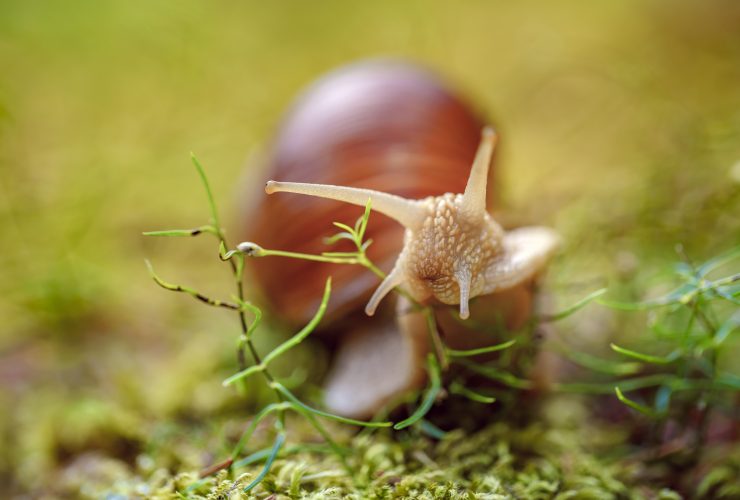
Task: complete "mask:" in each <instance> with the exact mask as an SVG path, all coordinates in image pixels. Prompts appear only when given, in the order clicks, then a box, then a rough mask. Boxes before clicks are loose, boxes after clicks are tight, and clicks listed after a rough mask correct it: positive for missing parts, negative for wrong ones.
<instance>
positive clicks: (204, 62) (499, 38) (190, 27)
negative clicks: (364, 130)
mask: <svg viewBox="0 0 740 500" xmlns="http://www.w3.org/2000/svg"><path fill="white" fill-rule="evenodd" d="M0 10H1V11H2V12H1V14H0V65H1V66H2V68H3V70H2V71H1V72H0V173H1V174H0V240H1V241H2V249H3V251H2V253H1V254H0V317H1V318H2V328H0V383H1V384H2V391H1V392H0V408H2V411H1V412H0V439H1V441H0V485H1V487H2V491H0V496H3V497H5V496H9V497H19V498H28V497H31V498H54V497H64V496H66V497H72V498H75V497H77V498H100V497H101V496H103V495H110V498H117V495H118V497H126V496H128V497H137V496H139V497H156V496H157V495H159V496H160V497H162V498H168V497H172V498H177V493H176V491H180V492H182V490H183V488H185V487H187V485H188V484H190V483H192V482H193V481H194V478H195V475H196V474H197V471H199V470H201V469H202V468H203V467H206V466H208V465H211V464H213V463H215V462H218V461H219V460H222V459H224V458H225V457H227V456H228V455H229V453H230V451H231V446H232V445H233V442H234V440H235V439H236V437H237V436H238V434H239V432H240V431H241V429H243V427H244V425H245V424H246V422H248V420H249V418H250V416H251V415H253V414H254V412H255V411H256V410H257V409H259V408H260V407H261V406H262V405H264V404H265V403H266V402H267V401H268V400H269V397H270V394H269V392H268V391H267V390H266V388H265V387H263V386H262V385H261V384H259V383H257V382H255V383H250V385H249V386H248V387H247V390H246V392H245V393H243V394H238V393H235V392H234V391H232V390H228V389H224V388H222V387H221V381H222V380H223V379H224V378H225V377H226V376H228V375H230V374H232V373H233V372H234V371H235V356H234V346H235V341H236V337H237V335H238V331H237V326H236V324H235V323H233V322H232V321H231V320H232V319H233V318H230V317H228V315H226V314H224V313H223V312H222V311H218V310H211V309H207V308H201V307H197V306H196V305H195V304H194V303H192V302H191V301H190V300H188V298H186V297H178V296H174V295H172V294H167V293H165V292H163V291H162V290H160V289H158V288H156V286H155V285H154V284H153V283H152V282H151V281H150V279H149V277H148V276H147V273H146V268H145V267H144V264H143V260H144V258H145V257H148V258H150V259H152V260H153V261H154V262H155V264H156V265H157V269H158V271H159V272H160V273H161V274H162V275H163V276H165V277H168V278H170V277H173V278H177V280H178V282H183V283H187V284H191V285H193V286H197V287H198V288H199V289H201V290H203V291H205V292H207V293H208V294H209V295H214V296H224V295H226V296H228V293H230V292H229V291H230V290H231V284H230V283H229V275H228V274H229V273H228V272H227V271H226V269H225V268H224V266H223V264H222V263H220V262H218V259H217V258H215V252H214V248H213V245H212V243H213V242H212V241H208V240H206V239H193V240H187V241H183V240H178V241H166V242H162V241H150V240H145V239H144V238H143V237H141V236H140V233H141V231H144V230H149V229H157V228H166V227H190V226H193V225H198V224H202V223H205V222H206V220H205V219H206V218H207V207H206V202H205V199H204V197H203V196H202V195H201V191H200V185H199V184H198V182H197V179H196V177H195V174H194V173H193V172H192V168H191V166H190V164H189V158H188V153H189V152H190V151H195V152H196V153H197V154H198V156H199V158H200V159H201V160H202V162H203V163H204V164H205V166H206V168H207V169H208V172H209V175H210V177H211V179H212V181H213V188H214V191H215V193H216V195H217V197H218V199H219V201H220V205H221V206H222V209H223V211H224V212H225V213H226V214H228V215H224V219H225V220H227V221H229V222H230V226H231V227H230V230H231V232H230V234H231V235H233V237H234V238H236V234H238V232H239V231H238V227H237V222H236V221H238V220H242V221H243V218H241V217H240V216H239V215H238V214H237V211H238V208H236V207H239V206H241V205H243V204H244V203H245V197H246V195H245V192H249V193H253V192H254V191H253V190H251V189H247V188H246V187H245V185H248V184H249V179H250V178H251V176H252V174H253V173H254V170H253V167H254V166H255V165H257V164H258V163H259V162H258V161H256V160H255V158H258V157H259V156H260V152H261V151H263V149H264V146H263V145H265V144H267V143H268V142H269V137H270V135H271V134H272V132H273V130H274V128H275V126H276V124H277V123H278V120H279V117H280V115H281V113H282V112H283V110H284V109H285V108H286V106H288V104H289V102H290V100H291V99H292V98H293V96H294V95H295V94H296V92H298V91H299V90H300V89H301V88H302V87H303V86H304V85H306V84H307V83H309V82H310V81H311V80H312V79H314V78H315V77H316V76H317V75H319V74H321V73H322V72H324V71H326V70H329V69H331V68H333V67H335V66H337V65H339V64H343V63H346V62H350V61H353V60H356V59H358V58H362V57H375V56H388V55H390V56H399V57H405V58H410V59H413V60H417V61H420V62H422V63H425V64H428V65H430V66H431V67H433V68H435V69H437V70H438V71H440V72H441V73H443V74H444V75H446V76H447V77H448V78H449V79H450V81H451V82H452V83H454V84H456V85H458V86H459V87H460V88H461V89H463V90H464V91H465V92H466V93H467V94H468V95H470V97H471V99H472V100H473V101H474V102H475V103H476V105H477V106H479V107H480V108H481V109H482V110H484V111H486V112H488V113H489V116H490V117H491V120H492V122H493V123H494V124H495V125H496V127H497V129H498V130H499V131H500V132H501V137H502V139H501V144H500V149H499V151H498V153H497V160H496V162H497V163H496V168H497V169H498V177H497V179H496V187H495V190H496V191H497V193H498V197H499V200H500V203H499V206H500V207H501V214H500V215H501V218H502V220H503V221H504V222H505V223H506V224H507V225H509V224H511V225H515V224H520V223H532V222H536V223H541V224H547V225H550V226H552V227H555V228H556V229H557V230H558V231H559V232H560V233H561V234H562V235H563V239H564V242H565V246H564V248H563V251H562V254H561V256H560V257H559V258H558V259H557V260H556V262H555V263H554V264H553V266H552V268H551V271H550V273H549V285H548V288H549V289H550V293H551V294H552V295H553V297H554V302H556V304H555V307H561V306H566V305H569V304H571V303H573V302H574V300H577V299H578V298H580V297H582V296H584V295H586V294H587V293H588V292H590V291H592V290H593V289H596V288H599V287H601V286H607V285H608V286H609V289H610V293H614V294H616V295H618V296H620V297H623V298H628V299H640V298H643V297H646V296H655V295H656V294H659V293H661V292H663V291H665V290H664V288H665V283H666V275H667V274H669V273H670V272H672V265H673V263H674V262H675V261H676V260H677V259H678V258H677V256H676V254H675V252H674V248H675V245H676V244H678V243H680V244H682V245H683V248H684V250H685V252H686V253H687V254H688V255H689V256H690V257H691V258H692V259H694V260H696V261H699V260H703V259H706V258H709V257H711V256H713V255H716V254H718V253H720V252H723V251H725V250H728V249H729V248H730V247H732V246H735V245H737V244H738V234H740V219H739V217H740V215H739V214H740V187H739V186H740V166H738V161H739V160H740V142H739V141H738V137H740V114H739V112H738V110H740V87H739V86H738V85H737V82H738V81H740V65H739V64H738V63H737V62H738V61H739V60H740V36H738V31H737V26H738V22H740V21H739V20H740V10H738V5H737V4H736V2H732V1H722V0H716V1H706V2H699V1H697V2H690V1H686V2H663V1H660V0H654V1H647V2H644V1H636V0H635V1H625V2H613V3H610V4H608V5H606V4H605V3H599V2H585V1H584V2H569V3H568V4H567V5H557V6H556V5H555V4H552V3H550V2H516V3H511V2H509V3H489V2H466V3H464V4H460V3H458V4H451V3H449V4H448V3H442V2H406V3H404V4H402V5H400V4H398V3H397V2H369V3H365V4H357V3H352V4H349V3H345V2H329V3H324V4H321V5H316V4H314V3H280V4H276V3H274V2H270V3H264V2H218V3H212V2H197V1H194V0H193V1H184V2H175V3H173V2H167V1H152V2H146V4H145V5H141V4H139V5H137V4H135V3H124V2H112V1H111V2H106V1H103V2H85V1H82V0H81V1H74V2H64V3H58V2H26V1H20V0H19V1H15V0H9V1H6V2H3V5H2V7H1V8H0ZM246 158H249V159H250V160H249V161H246ZM245 163H246V164H248V167H245ZM245 171H246V172H247V174H246V179H245V174H244V172H245ZM229 209H231V210H230V211H229ZM345 222H351V221H345ZM331 231H332V228H326V233H327V234H328V233H330V232H331ZM222 291H224V292H222ZM250 293H251V292H250ZM255 293H256V292H255ZM645 316H646V315H644V314H641V313H638V314H623V313H619V312H616V311H611V310H607V309H604V308H601V307H597V306H594V307H589V308H588V309H586V310H583V311H581V312H579V313H578V314H577V315H575V316H573V317H572V318H569V319H568V320H567V321H565V322H564V323H561V324H559V325H558V328H557V333H556V336H555V340H557V341H558V342H557V345H555V344H553V345H551V346H549V347H548V346H546V347H547V348H548V349H549V348H553V349H555V348H557V350H558V351H559V352H561V351H562V349H563V348H567V349H573V350H578V351H583V352H588V353H591V354H595V355H599V356H604V357H609V356H610V354H613V353H610V351H609V347H608V346H609V342H611V341H615V340H618V341H619V342H620V343H621V344H624V345H627V346H631V347H638V346H639V347H643V348H644V349H645V350H650V348H651V346H650V344H649V341H648V339H649V337H648V335H649V332H646V329H645V320H646V317H645ZM285 334H286V332H284V331H282V330H281V328H280V325H279V317H273V318H272V320H271V321H268V322H267V324H266V325H265V326H264V328H263V329H262V330H261V331H260V334H259V335H258V336H257V342H258V344H259V346H258V347H259V348H260V349H267V348H269V346H272V345H274V344H275V342H276V339H278V338H283V337H284V335H285ZM736 337H737V336H735V338H733V339H731V340H730V341H728V343H727V347H726V349H725V351H724V352H723V353H722V356H721V357H720V360H719V363H720V366H722V368H723V369H724V370H727V371H730V372H732V373H734V374H736V375H737V374H738V370H740V368H738V366H737V363H736V362H734V360H735V359H736V358H737V354H738V352H740V350H739V349H740V346H738V342H737V338H736ZM322 349H323V348H322V347H321V346H319V345H316V344H306V345H302V346H301V349H299V350H298V351H297V352H295V353H293V357H292V358H291V360H290V361H289V362H288V361H286V362H283V363H277V364H276V365H275V369H276V370H277V372H278V373H279V375H281V376H282V377H285V378H286V379H288V382H289V383H291V384H293V385H292V386H293V387H299V386H300V387H302V388H303V390H302V392H301V393H302V394H304V395H305V397H306V398H307V399H308V400H310V401H312V402H318V401H320V398H319V397H318V395H317V394H316V391H315V387H316V386H315V385H314V384H315V381H316V380H318V378H319V376H320V375H321V374H322V373H323V372H324V371H325V368H326V360H327V358H328V354H327V353H326V352H324V351H323V350H322ZM612 359H614V358H613V357H612ZM296 367H298V368H296ZM559 376H562V377H564V378H567V379H568V380H571V381H583V380H590V379H591V378H592V377H593V374H591V373H588V372H584V371H574V370H573V369H572V367H567V369H566V370H565V371H564V372H562V373H561V374H560V375H559ZM296 390H299V389H296ZM514 401H515V402H516V401H517V399H516V397H515V398H514ZM605 401H611V402H612V403H613V398H612V399H609V398H604V397H601V398H591V397H581V396H578V397H576V396H564V395H549V396H546V395H545V396H542V397H541V400H538V401H537V402H536V404H535V403H533V402H532V401H530V400H527V401H522V402H521V404H520V405H517V404H514V405H510V406H509V408H507V409H505V410H502V409H501V408H499V407H498V406H496V405H494V406H490V407H489V406H480V407H477V409H475V410H466V412H467V413H464V414H465V415H468V414H469V413H470V412H471V411H475V412H479V413H476V414H477V415H480V416H481V418H478V419H476V422H477V423H478V424H479V425H477V426H470V427H468V426H462V428H459V429H456V426H455V425H446V426H445V429H446V430H450V434H449V436H448V437H447V438H445V439H444V440H442V441H439V442H438V441H436V440H434V439H431V438H428V437H425V436H420V435H416V434H414V433H413V432H401V433H394V434H390V433H389V432H386V431H383V432H376V433H374V434H372V435H370V436H366V435H364V434H363V435H362V437H353V435H354V434H353V433H354V432H355V430H354V429H349V428H347V427H344V426H332V427H331V429H332V432H333V433H335V434H336V435H337V436H338V439H339V440H340V441H344V442H346V443H351V445H352V449H353V450H355V451H356V453H354V454H352V456H351V457H350V458H349V460H350V462H351V463H352V465H354V467H355V469H356V471H357V472H356V474H354V475H353V476H351V477H350V476H348V475H346V474H344V473H343V472H342V469H341V467H340V465H339V463H338V462H337V460H336V459H335V458H334V457H333V456H332V455H327V454H326V453H319V452H312V453H309V452H305V451H303V452H296V453H289V454H286V455H285V456H281V457H280V458H279V459H278V460H277V461H276V463H275V467H274V470H273V472H272V473H271V474H270V475H269V476H268V477H267V479H266V480H265V482H263V483H262V485H260V486H259V488H257V489H255V490H254V491H253V492H252V494H254V495H257V496H260V497H267V496H269V495H270V494H272V493H275V494H276V496H281V495H285V496H291V495H292V496H294V497H301V496H305V497H309V498H310V497H311V496H313V497H322V496H323V497H343V496H352V495H354V496H355V497H356V498H366V497H372V496H373V495H375V496H377V497H380V498H383V497H385V498H394V497H409V498H415V497H424V496H426V497H429V498H433V497H444V496H447V497H450V498H476V497H477V498H550V497H557V496H558V495H560V497H559V498H610V497H613V498H631V497H635V498H639V497H646V498H653V497H660V496H661V495H662V497H663V498H673V497H676V496H677V495H678V494H681V495H685V496H690V495H695V496H698V497H710V498H711V497H724V498H736V497H738V488H740V486H738V484H737V477H738V476H739V475H740V456H738V455H739V454H740V452H739V451H738V444H737V440H735V441H732V440H727V441H726V442H711V443H708V444H707V445H706V446H705V447H704V450H703V452H702V456H701V457H700V460H699V462H698V463H694V464H689V465H690V466H687V465H686V462H685V461H684V462H681V460H680V457H678V458H676V457H672V456H670V454H668V455H669V456H665V452H666V450H660V449H657V450H656V448H655V447H654V446H652V445H650V444H647V443H646V442H645V441H644V440H641V439H639V433H636V432H635V429H640V428H642V427H644V425H645V422H644V421H643V420H641V419H640V417H636V416H635V415H634V414H630V413H629V412H627V411H626V410H625V411H624V414H623V415H621V417H620V419H617V420H616V421H614V420H611V421H608V420H606V419H603V418H601V417H600V415H603V411H601V410H603V408H604V405H605V404H606V403H605ZM449 403H450V400H449V399H448V400H446V401H444V402H443V403H441V404H440V405H438V408H436V409H435V411H436V412H441V413H442V414H445V412H448V413H447V416H446V419H445V423H446V424H447V423H449V420H450V419H452V420H453V422H454V417H455V415H456V414H455V413H454V412H455V411H460V410H459V409H455V408H456V407H454V406H453V405H450V404H449ZM610 404H611V403H610ZM517 406H519V407H520V408H518V409H519V410H522V411H521V412H517V411H516V410H517ZM524 410H526V411H524ZM597 410H600V411H597ZM461 415H463V413H461ZM522 415H525V417H522ZM731 417H732V415H731ZM734 417H735V418H736V415H734ZM484 422H486V423H484ZM290 423H291V426H290V434H289V443H288V449H290V446H294V445H297V444H304V445H305V444H318V443H319V442H320V440H319V439H318V438H317V437H316V436H315V435H314V434H313V432H312V431H310V430H309V429H307V428H305V426H304V425H303V424H302V423H301V421H300V420H299V419H292V420H291V421H290ZM636 436H638V437H636ZM255 439H256V441H255V443H253V444H251V445H250V450H254V449H258V448H259V447H262V446H266V445H268V444H269V440H268V436H267V435H266V430H265V432H260V433H259V434H258V435H257V436H256V438H255ZM661 453H663V455H661ZM658 455H660V456H662V458H661V459H660V460H656V459H655V457H656V456H658ZM679 455H680V454H679ZM258 470H259V466H257V465H254V466H251V467H247V468H244V469H243V471H241V470H240V471H237V474H239V473H241V472H244V473H247V474H251V475H254V474H255V473H256V471H258ZM249 477H253V476H249ZM236 479H238V478H234V477H224V476H223V474H222V475H221V476H218V477H217V478H216V479H213V480H212V481H211V482H207V483H205V484H204V485H203V486H202V488H200V489H198V490H196V491H194V492H193V495H195V494H199V495H204V496H208V495H211V497H212V498H217V497H219V495H221V496H223V495H224V494H226V492H227V491H228V490H229V489H230V488H231V487H232V484H233V483H232V481H234V480H236ZM244 481H248V477H246V476H245V477H244V478H242V480H241V481H240V483H239V484H244ZM233 494H234V495H235V496H238V495H239V493H238V488H237V489H234V490H233Z"/></svg>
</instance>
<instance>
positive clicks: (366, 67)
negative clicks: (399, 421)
mask: <svg viewBox="0 0 740 500" xmlns="http://www.w3.org/2000/svg"><path fill="white" fill-rule="evenodd" d="M481 130H482V131H483V132H481ZM496 137H497V136H496V134H495V133H494V132H493V130H492V129H491V128H489V127H485V128H484V127H483V124H482V121H481V120H480V119H479V118H478V116H477V115H476V113H474V112H473V111H471V110H470V108H469V106H468V105H467V104H466V103H464V102H463V100H462V99H460V98H458V97H456V96H455V95H454V94H453V93H452V92H451V91H450V90H448V89H447V88H446V87H445V86H444V84H442V83H441V82H440V81H439V80H438V79H437V78H436V77H435V76H433V75H432V74H431V73H429V72H427V71H425V70H423V69H420V68H418V67H416V66H413V65H410V64H405V63H397V62H387V61H372V62H365V63H359V64H355V65H351V66H349V67H346V68H343V69H340V70H339V71H337V72H334V73H332V74H330V75H329V76H327V77H325V78H324V79H323V80H320V81H319V82H318V83H317V84H315V85H314V86H313V87H312V88H310V89H309V90H308V91H307V92H306V93H305V94H304V95H303V97H302V98H301V99H299V101H298V103H297V104H296V105H295V106H294V107H293V110H292V112H291V113H290V114H289V115H288V117H287V119H286V120H285V122H284V123H283V126H282V128H281V130H280V131H279V133H278V138H277V140H276V142H275V145H274V147H273V155H272V161H271V166H270V168H269V169H268V172H267V173H268V176H269V177H274V178H277V179H279V181H273V180H270V181H269V182H267V186H266V188H265V190H266V192H267V193H268V194H273V193H296V194H302V195H308V196H309V197H306V196H289V195H281V196H280V197H278V196H269V197H266V199H265V200H263V201H260V202H258V205H257V207H255V208H253V209H252V213H253V216H252V217H251V218H250V220H249V223H250V224H249V226H250V227H251V228H252V230H251V231H248V232H247V233H246V236H247V239H249V240H252V241H255V242H258V243H259V244H260V245H262V246H265V247H269V248H275V249H281V250H291V251H300V252H306V253H320V252H321V251H325V250H326V247H325V245H324V244H323V241H322V240H323V237H325V236H327V235H328V234H330V231H331V222H333V221H351V220H354V219H355V218H356V217H357V216H358V215H359V214H360V213H361V212H360V209H359V208H357V209H354V210H347V208H348V205H347V204H350V205H358V206H359V207H363V206H365V204H366V203H367V201H368V199H371V202H372V210H373V212H372V216H371V221H370V224H369V225H368V233H367V238H370V239H372V240H373V242H374V243H373V244H372V246H371V247H370V250H369V251H368V255H369V257H370V259H371V260H374V261H375V262H377V263H378V264H379V265H380V267H383V268H385V269H387V270H388V271H389V272H388V273H387V276H386V278H385V279H384V280H383V281H382V282H381V283H380V284H379V285H378V283H377V278H375V276H374V275H372V274H371V273H370V272H367V271H366V270H364V269H362V268H359V266H332V265H329V264H317V263H314V262H306V261H285V260H282V259H280V260H279V262H278V259H273V260H272V261H265V260H260V261H259V265H257V266H254V268H253V270H254V273H255V276H256V278H257V280H258V281H259V282H260V283H261V284H262V286H263V288H264V291H265V294H266V296H267V297H268V299H269V300H271V301H272V303H273V304H274V307H275V309H277V310H278V311H279V313H280V314H282V315H283V317H284V318H285V319H286V320H288V321H289V322H294V323H301V322H305V321H307V319H308V317H310V315H311V314H312V312H313V310H315V308H316V306H317V304H318V300H319V298H320V295H321V293H320V291H321V290H320V288H321V286H322V284H323V281H324V279H325V277H326V276H327V274H331V275H333V276H334V280H335V290H336V291H335V292H334V294H333V297H332V300H331V301H330V303H329V314H328V315H329V318H330V321H332V322H334V324H336V325H338V326H336V327H334V328H333V330H334V331H337V332H338V335H339V337H340V338H339V340H338V341H339V344H340V345H339V348H338V349H337V354H336V355H335V359H334V362H333V366H332V369H331V370H330V373H329V375H328V377H327V381H326V391H325V394H326V395H325V404H326V406H327V407H328V408H329V409H330V410H331V411H334V412H336V413H338V414H341V415H345V416H349V417H355V418H358V417H361V418H366V417H369V416H372V415H373V414H374V413H375V412H377V411H378V410H379V409H381V408H383V407H384V406H388V405H392V404H393V402H394V401H397V400H398V399H399V398H401V397H403V395H404V394H406V393H407V392H408V391H410V390H412V389H414V388H418V387H420V386H421V385H422V384H423V383H424V380H425V369H424V366H425V359H426V356H427V353H428V352H430V350H431V346H430V345H429V344H430V342H429V340H428V339H429V336H428V332H427V326H426V322H425V318H424V317H423V315H422V314H421V313H419V312H418V311H416V310H414V308H412V307H410V304H409V302H408V299H406V298H404V297H400V298H399V299H398V300H396V304H395V308H394V307H393V306H391V305H389V306H387V307H383V305H382V303H381V301H382V300H383V299H384V297H386V295H388V293H389V292H390V291H391V290H392V289H394V288H395V287H398V286H400V287H402V288H403V289H404V290H405V291H406V292H407V294H408V296H409V297H410V298H411V299H413V300H414V301H416V302H418V303H422V304H426V303H433V304H438V305H446V306H450V307H439V308H436V316H437V321H438V324H439V326H440V328H441V330H442V334H443V336H444V341H445V342H446V343H447V344H448V345H449V346H451V347H453V348H472V347H476V346H481V345H485V344H486V343H490V342H491V339H490V337H488V336H486V335H483V334H480V333H478V332H475V331H472V330H471V329H470V328H468V327H465V326H464V325H461V324H460V321H458V320H456V318H454V316H453V314H458V315H459V318H460V319H462V320H464V319H466V318H468V317H470V316H472V317H474V318H476V319H478V318H481V317H484V316H485V317H486V319H487V320H489V321H493V320H494V319H495V317H496V316H499V315H500V316H503V318H504V319H505V323H506V326H507V327H509V328H512V329H515V328H518V327H519V326H521V325H522V324H523V323H524V321H526V319H527V318H528V316H529V315H530V314H531V309H532V295H533V283H534V281H535V279H536V277H537V275H538V274H539V272H540V271H541V270H542V269H543V268H544V266H545V264H546V263H547V261H548V260H549V258H550V257H551V256H552V255H553V253H554V252H555V250H556V248H557V244H558V237H557V235H556V234H555V233H554V232H553V231H552V230H550V229H546V228H542V227H530V228H520V229H515V230H513V231H508V232H507V231H505V230H504V229H503V228H502V227H501V226H500V225H499V224H498V223H497V222H496V221H495V220H494V219H493V218H492V217H491V216H490V215H489V214H488V212H487V194H488V189H487V186H488V182H489V170H490V164H491V158H492V155H493V150H494V146H495V143H496ZM471 165H472V168H471ZM306 181H311V182H306ZM323 199H330V200H335V201H334V202H329V201H324V200H323ZM336 202H341V203H336ZM380 214H382V215H380ZM249 245H251V244H250V243H245V244H243V245H242V246H241V248H242V249H247V247H249ZM373 289H374V292H373V293H372V294H371V295H370V292H371V291H372V290H373ZM368 295H370V297H369V299H368ZM476 297H478V299H477V300H475V301H473V302H471V300H472V299H474V298H476ZM362 302H366V305H365V307H364V313H366V314H367V315H369V316H373V315H374V314H375V313H376V310H377V311H378V313H379V314H378V316H379V317H376V318H372V321H368V320H367V318H362V319H360V316H359V315H360V314H362V313H361V312H357V310H358V306H360V305H361V303H362ZM453 308H454V311H456V312H453V310H452V309H453ZM394 310H395V316H396V317H395V319H394V318H393V314H392V312H393V311H394Z"/></svg>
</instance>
